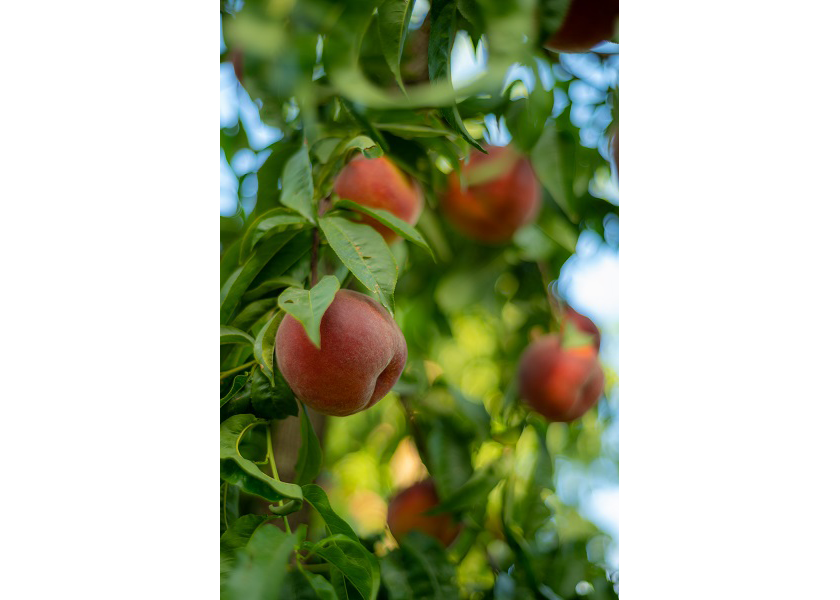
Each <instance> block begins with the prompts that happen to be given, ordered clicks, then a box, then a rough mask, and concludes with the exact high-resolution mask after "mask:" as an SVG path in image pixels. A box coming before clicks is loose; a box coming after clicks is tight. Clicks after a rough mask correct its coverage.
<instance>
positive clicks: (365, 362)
mask: <svg viewBox="0 0 840 600" xmlns="http://www.w3.org/2000/svg"><path fill="white" fill-rule="evenodd" d="M275 351H276V354H277V367H278V369H280V372H281V373H282V374H283V377H284V378H285V379H286V381H287V382H288V383H289V386H290V387H291V388H292V391H293V392H294V393H295V395H296V396H297V397H298V399H299V400H300V401H301V402H303V403H304V404H306V405H307V406H309V407H310V408H313V409H314V410H317V411H318V412H320V413H323V414H325V415H333V416H346V415H352V414H353V413H357V412H359V411H361V410H365V409H366V408H370V407H371V406H373V405H374V404H376V403H377V402H379V400H381V399H382V397H383V396H384V395H385V394H387V393H388V390H390V389H391V388H392V387H393V386H394V384H395V383H396V382H397V380H398V379H399V378H400V375H401V374H402V371H403V368H404V367H405V361H406V353H407V350H406V344H405V337H403V334H402V331H400V329H399V327H398V326H397V323H396V321H394V319H393V317H391V315H390V314H388V312H387V311H386V310H385V309H384V308H383V307H382V305H380V304H379V303H377V302H376V301H375V300H373V299H371V298H369V297H368V296H365V295H364V294H360V293H358V292H354V291H351V290H339V291H338V293H336V295H335V299H334V300H333V302H332V304H330V307H329V308H328V309H327V311H326V312H325V313H324V317H323V319H322V320H321V349H320V350H319V349H318V348H316V347H315V345H314V344H313V343H312V341H311V340H310V339H309V337H308V336H307V335H306V331H305V330H304V328H303V326H302V325H301V324H300V323H299V322H298V321H297V320H296V319H295V318H294V317H292V316H291V315H286V316H285V317H283V320H282V321H281V322H280V327H279V328H278V329H277V338H276V345H275Z"/></svg>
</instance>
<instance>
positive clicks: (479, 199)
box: [441, 146, 542, 244]
mask: <svg viewBox="0 0 840 600" xmlns="http://www.w3.org/2000/svg"><path fill="white" fill-rule="evenodd" d="M487 152H488V153H487V154H482V153H480V152H477V151H475V152H473V153H472V155H471V157H470V161H469V163H467V164H465V165H464V166H463V167H462V173H463V177H464V180H465V182H466V184H467V187H466V189H464V188H462V187H461V181H460V178H459V177H458V174H457V173H455V172H453V173H451V174H450V176H449V187H448V190H447V192H446V194H445V195H444V197H443V201H442V203H441V206H442V208H443V212H444V214H445V215H446V216H447V218H448V219H449V221H450V222H451V223H452V224H453V225H454V226H455V227H456V228H457V229H458V230H460V231H461V232H462V233H463V234H464V235H466V236H468V237H470V238H473V239H475V240H478V241H480V242H484V243H488V244H500V243H504V242H507V241H509V240H510V239H511V238H512V237H513V234H514V233H516V230H517V229H519V228H520V227H522V226H523V225H526V224H527V223H530V222H531V221H533V220H534V219H535V218H536V216H537V213H539V210H540V204H541V194H542V190H541V188H540V184H539V181H537V176H536V175H535V174H534V170H533V169H532V168H531V164H530V163H529V162H528V161H527V159H525V157H523V156H521V155H520V154H519V153H518V152H517V151H516V150H515V149H514V148H513V147H512V146H504V147H499V146H489V147H487Z"/></svg>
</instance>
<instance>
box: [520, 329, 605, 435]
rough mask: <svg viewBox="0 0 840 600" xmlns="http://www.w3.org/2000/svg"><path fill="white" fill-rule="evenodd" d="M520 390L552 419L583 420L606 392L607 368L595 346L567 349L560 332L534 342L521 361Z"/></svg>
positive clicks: (541, 412) (531, 404)
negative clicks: (582, 417)
mask: <svg viewBox="0 0 840 600" xmlns="http://www.w3.org/2000/svg"><path fill="white" fill-rule="evenodd" d="M519 392H520V394H521V396H522V399H523V400H524V401H525V403H526V404H527V405H528V406H529V407H531V408H532V409H533V410H534V411H536V412H538V413H539V414H541V415H542V416H544V417H545V418H546V419H548V420H549V421H562V422H565V423H568V422H571V421H574V420H575V419H579V418H580V417H581V416H583V414H584V413H585V412H586V411H588V410H589V409H590V408H592V407H593V406H594V405H595V403H596V402H598V399H599V398H600V397H601V394H603V392H604V371H603V369H602V368H601V365H600V363H599V362H598V351H597V349H596V348H595V346H593V345H591V344H585V345H582V346H576V347H572V348H567V347H564V346H563V341H562V339H561V338H560V336H559V335H554V334H552V335H545V336H543V337H541V338H539V339H538V340H536V341H535V342H533V343H531V345H530V346H528V348H526V349H525V352H523V353H522V357H521V359H520V362H519Z"/></svg>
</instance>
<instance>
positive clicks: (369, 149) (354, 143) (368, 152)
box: [344, 135, 382, 158]
mask: <svg viewBox="0 0 840 600" xmlns="http://www.w3.org/2000/svg"><path fill="white" fill-rule="evenodd" d="M353 150H361V152H362V154H363V155H364V157H365V158H379V157H380V156H382V148H380V147H379V145H378V144H377V143H376V142H374V141H373V140H372V139H370V138H369V137H368V136H366V135H357V136H356V137H354V138H352V139H351V140H350V141H348V142H347V143H346V144H345V145H344V152H351V151H353Z"/></svg>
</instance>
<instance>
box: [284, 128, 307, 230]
mask: <svg viewBox="0 0 840 600" xmlns="http://www.w3.org/2000/svg"><path fill="white" fill-rule="evenodd" d="M280 181H281V182H282V183H283V189H282V190H281V193H280V203H281V204H283V205H285V206H288V207H289V208H291V209H293V210H295V211H297V212H298V213H300V214H301V215H303V216H304V217H306V220H307V221H309V222H310V223H314V222H315V187H314V184H313V183H312V165H311V164H310V162H309V149H308V148H307V147H306V144H304V145H303V146H301V148H300V150H298V151H297V152H295V153H294V154H293V155H292V156H291V158H289V160H288V161H287V162H286V166H285V167H284V168H283V176H282V178H281V179H280Z"/></svg>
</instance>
